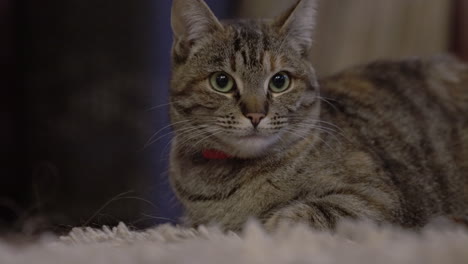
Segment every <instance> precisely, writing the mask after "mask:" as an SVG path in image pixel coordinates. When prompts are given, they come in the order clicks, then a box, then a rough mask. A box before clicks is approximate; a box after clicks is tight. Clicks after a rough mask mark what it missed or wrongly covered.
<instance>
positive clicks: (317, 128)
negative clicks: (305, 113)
mask: <svg viewBox="0 0 468 264" xmlns="http://www.w3.org/2000/svg"><path fill="white" fill-rule="evenodd" d="M298 126H300V127H303V128H310V129H311V130H318V131H321V132H324V133H327V134H328V135H330V136H332V137H333V138H334V139H335V140H336V141H337V142H338V143H339V144H340V145H341V144H342V142H341V141H340V139H339V138H338V137H337V136H336V134H338V135H341V136H343V135H342V134H341V133H339V132H336V131H334V130H332V131H330V130H328V129H326V128H323V127H320V126H314V125H307V124H298Z"/></svg>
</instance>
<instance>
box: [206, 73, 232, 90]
mask: <svg viewBox="0 0 468 264" xmlns="http://www.w3.org/2000/svg"><path fill="white" fill-rule="evenodd" d="M210 84H211V87H213V89H215V90H216V91H218V92H221V93H229V92H231V91H232V89H233V88H234V84H235V83H234V79H232V77H231V76H229V75H228V74H227V73H224V72H217V73H214V74H213V75H211V78H210Z"/></svg>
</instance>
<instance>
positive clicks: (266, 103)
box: [171, 0, 319, 158]
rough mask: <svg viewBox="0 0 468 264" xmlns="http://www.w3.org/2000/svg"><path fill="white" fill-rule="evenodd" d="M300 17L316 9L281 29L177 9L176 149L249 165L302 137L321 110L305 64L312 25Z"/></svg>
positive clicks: (290, 16)
mask: <svg viewBox="0 0 468 264" xmlns="http://www.w3.org/2000/svg"><path fill="white" fill-rule="evenodd" d="M307 10H308V11H309V12H306V11H307ZM301 15H303V16H307V15H308V16H310V17H313V15H314V13H313V2H312V1H310V0H306V1H302V2H300V3H298V4H297V5H296V6H295V7H294V8H292V9H291V10H289V11H288V12H287V13H286V14H285V15H283V16H282V17H280V18H279V19H277V20H276V21H244V22H233V23H229V24H227V23H225V24H221V23H220V22H219V21H218V20H217V19H216V18H215V17H214V16H213V14H212V13H211V11H210V10H209V9H208V8H207V6H206V5H205V4H204V3H203V2H201V1H199V0H175V1H174V7H173V18H172V24H173V29H174V34H175V43H174V48H173V76H172V90H171V117H172V123H173V126H174V129H175V132H176V140H177V144H178V145H179V147H181V148H185V149H192V150H194V151H200V150H203V149H208V148H209V149H218V150H221V151H224V152H226V153H228V154H230V155H232V156H237V157H243V158H248V157H254V156H259V155H262V154H265V153H268V150H270V149H273V148H274V146H278V145H281V144H288V143H290V142H291V141H294V139H298V138H301V137H303V136H304V135H303V134H301V131H304V130H306V128H307V126H308V125H313V121H314V120H315V119H317V116H318V114H319V113H318V112H319V104H318V99H317V96H318V85H317V83H316V79H315V74H314V71H313V69H312V67H311V66H310V64H309V62H308V61H307V56H306V54H307V52H308V50H309V48H310V43H311V35H312V29H313V19H312V18H309V17H305V18H302V17H300V16H301ZM282 147H283V148H284V147H286V146H282Z"/></svg>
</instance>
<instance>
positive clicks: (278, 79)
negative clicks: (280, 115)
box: [269, 72, 291, 93]
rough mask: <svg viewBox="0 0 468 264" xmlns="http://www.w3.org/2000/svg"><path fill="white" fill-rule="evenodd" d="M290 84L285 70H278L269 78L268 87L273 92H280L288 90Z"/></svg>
mask: <svg viewBox="0 0 468 264" xmlns="http://www.w3.org/2000/svg"><path fill="white" fill-rule="evenodd" d="M290 84H291V78H289V75H288V74H287V73H286V72H279V73H277V74H275V76H273V77H272V78H271V80H270V84H269V88H270V91H272V92H274V93H282V92H284V91H286V90H288V88H289V86H290Z"/></svg>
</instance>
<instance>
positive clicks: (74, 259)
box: [0, 222, 468, 264]
mask: <svg viewBox="0 0 468 264" xmlns="http://www.w3.org/2000/svg"><path fill="white" fill-rule="evenodd" d="M0 263H1V264H55V263H64V264H65V263H66V264H130V263H131V264H137V263H138V264H140V263H141V264H150V263H151V264H174V263H187V264H188V263H190V264H202V263H203V264H211V263H213V264H214V263H216V264H217V263H226V264H231V263H259V264H263V263H265V264H266V263H268V264H276V263H294V264H296V263H298V264H299V263H317V264H322V263H323V264H333V263H347V264H354V263H356V264H363V263H364V264H365V263H382V264H386V263H392V264H393V263H411V264H418V263H421V264H423V263H424V264H432V263H434V264H435V263H443V264H445V263H460V264H461V263H463V264H466V263H468V231H467V230H466V229H464V228H462V227H457V226H450V225H431V226H428V227H426V228H425V229H423V230H421V231H418V232H412V231H404V230H401V229H399V228H394V227H377V226H375V225H373V224H369V223H351V222H347V223H342V224H341V225H340V226H339V227H338V229H337V231H336V232H335V233H334V234H332V233H328V232H318V231H314V230H311V229H309V228H307V227H305V226H294V227H285V228H283V229H281V230H279V231H278V232H277V233H275V234H272V235H269V234H266V233H265V232H264V231H263V230H262V228H261V227H260V226H259V225H258V224H256V223H254V222H251V223H249V224H248V225H247V227H246V229H245V231H244V232H242V233H241V234H239V235H237V234H234V233H222V232H221V231H219V230H218V229H216V228H205V227H200V228H198V229H197V230H195V229H184V228H179V227H173V226H169V225H162V226H159V227H156V228H153V229H149V230H147V231H144V232H135V231H131V230H129V229H128V228H127V227H126V226H125V225H124V224H120V225H119V226H117V227H114V228H107V227H104V228H103V229H91V228H86V229H74V230H73V231H72V232H71V233H70V234H69V236H66V237H61V238H51V237H48V238H44V239H43V240H42V241H40V242H37V243H35V244H33V245H29V246H22V247H17V246H12V245H11V244H10V245H9V244H7V243H5V242H4V243H0Z"/></svg>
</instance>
